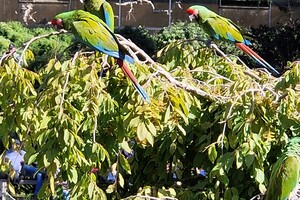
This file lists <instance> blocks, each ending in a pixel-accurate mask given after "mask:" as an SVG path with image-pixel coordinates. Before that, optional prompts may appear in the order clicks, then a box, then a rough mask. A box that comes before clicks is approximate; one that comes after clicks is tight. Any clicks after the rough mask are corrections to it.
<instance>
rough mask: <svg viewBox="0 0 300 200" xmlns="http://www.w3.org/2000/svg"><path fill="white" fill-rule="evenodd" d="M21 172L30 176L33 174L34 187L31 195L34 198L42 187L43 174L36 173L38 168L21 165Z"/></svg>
mask: <svg viewBox="0 0 300 200" xmlns="http://www.w3.org/2000/svg"><path fill="white" fill-rule="evenodd" d="M23 170H24V171H25V172H27V173H29V174H31V175H34V174H35V179H36V186H35V190H34V193H33V194H34V196H37V195H38V193H39V191H40V189H41V187H42V185H43V174H42V173H41V172H38V173H36V172H37V171H38V168H36V167H33V166H31V165H23Z"/></svg>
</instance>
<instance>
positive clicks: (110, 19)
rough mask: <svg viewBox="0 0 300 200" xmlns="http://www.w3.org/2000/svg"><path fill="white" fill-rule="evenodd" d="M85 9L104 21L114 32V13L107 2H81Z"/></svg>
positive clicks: (92, 0) (87, 0)
mask: <svg viewBox="0 0 300 200" xmlns="http://www.w3.org/2000/svg"><path fill="white" fill-rule="evenodd" d="M80 2H81V3H84V9H85V10H86V11H88V12H90V13H92V14H93V15H96V16H97V17H99V18H100V19H102V20H103V21H104V22H105V23H106V24H107V26H108V27H109V28H110V30H111V31H112V32H114V28H115V20H114V11H113V9H112V7H111V5H110V4H109V3H108V2H107V1H105V0H80Z"/></svg>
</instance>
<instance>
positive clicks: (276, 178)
mask: <svg viewBox="0 0 300 200" xmlns="http://www.w3.org/2000/svg"><path fill="white" fill-rule="evenodd" d="M299 173H300V137H294V138H292V139H290V140H289V142H288V143H287V144H286V146H285V148H284V151H283V152H282V154H281V156H280V157H279V159H278V160H277V162H276V163H275V164H274V166H273V168H272V171H271V176H270V180H269V185H268V187H267V191H266V194H265V195H266V196H265V199H266V200H287V199H289V200H296V199H300V195H299V192H300V190H299V189H300V188H299V186H300V185H299Z"/></svg>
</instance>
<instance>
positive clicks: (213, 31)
mask: <svg viewBox="0 0 300 200" xmlns="http://www.w3.org/2000/svg"><path fill="white" fill-rule="evenodd" d="M186 12H187V13H188V15H189V18H190V20H191V21H192V20H195V21H197V22H198V23H199V24H202V25H203V29H204V30H205V31H206V32H207V33H208V34H209V35H210V36H211V37H213V38H214V39H217V40H224V41H230V42H234V43H235V45H236V46H237V47H238V48H240V49H241V50H242V51H244V52H245V53H246V54H248V55H249V56H250V57H251V58H253V59H254V60H255V61H256V62H258V63H259V64H260V65H261V66H263V67H264V68H267V69H268V70H269V71H271V72H272V73H273V74H274V75H276V76H279V75H280V73H279V72H278V71H277V70H276V69H274V67H272V66H271V65H270V64H269V63H267V62H266V61H265V60H264V59H263V58H261V57H260V56H259V55H258V54H257V53H255V52H254V51H253V50H252V49H251V48H250V47H249V46H248V45H251V42H250V41H249V40H248V39H249V37H248V36H247V35H243V34H242V33H241V29H240V28H239V27H238V26H237V25H236V24H234V23H233V22H232V21H231V20H230V19H227V18H225V17H222V16H220V15H218V14H217V13H215V12H213V11H211V10H209V9H208V8H206V7H205V6H200V5H194V6H191V7H189V8H188V9H187V10H186ZM247 38H248V39H247Z"/></svg>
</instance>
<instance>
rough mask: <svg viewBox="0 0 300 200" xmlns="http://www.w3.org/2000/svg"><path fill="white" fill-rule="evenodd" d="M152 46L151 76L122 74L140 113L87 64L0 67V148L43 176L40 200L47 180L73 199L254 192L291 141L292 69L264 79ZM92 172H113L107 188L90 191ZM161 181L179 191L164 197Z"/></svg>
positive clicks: (120, 81) (296, 124) (96, 59)
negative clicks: (18, 147)
mask: <svg viewBox="0 0 300 200" xmlns="http://www.w3.org/2000/svg"><path fill="white" fill-rule="evenodd" d="M181 26H183V25H181ZM191 26H193V25H191ZM195 28H196V27H195ZM178 32H180V31H179V30H178ZM192 33H193V32H192ZM196 33H197V31H195V33H193V34H196ZM185 34H188V33H184V32H180V35H181V36H180V37H182V38H185V37H186V35H185ZM163 35H164V36H159V37H161V38H163V39H161V40H160V41H161V42H163V41H167V42H166V43H165V44H164V45H165V47H164V48H163V49H162V50H161V51H159V52H158V54H157V60H159V62H160V63H158V65H155V64H153V63H151V64H145V63H144V64H138V63H136V65H131V66H130V67H131V68H132V70H133V72H134V74H135V75H136V76H137V79H138V81H139V82H140V83H141V85H143V87H144V88H145V90H146V91H147V93H148V94H149V96H150V97H151V103H150V104H147V103H145V102H143V101H142V99H141V98H140V97H139V96H138V95H137V93H136V92H135V90H134V88H133V87H132V85H131V84H129V81H128V80H127V79H126V78H124V74H123V73H122V70H121V69H120V68H119V67H117V66H115V65H112V66H110V67H111V68H110V69H109V70H108V71H106V73H105V76H99V74H101V73H99V71H101V69H102V66H101V64H100V63H102V62H103V57H101V56H99V55H98V54H89V55H87V54H85V53H79V54H78V56H77V57H74V59H67V60H65V61H64V60H60V58H54V59H50V57H51V56H50V57H49V58H45V60H47V61H48V60H49V59H50V60H49V61H48V63H47V65H46V67H44V68H41V69H40V70H38V71H35V72H32V71H30V70H28V69H26V68H20V67H19V66H18V65H17V64H16V63H15V61H14V59H8V60H5V62H2V63H1V66H0V91H1V92H0V108H1V109H0V110H1V112H0V124H1V126H0V137H1V138H2V142H3V144H4V146H5V147H7V146H8V141H9V138H10V134H9V132H11V131H13V132H14V131H15V132H17V134H18V136H19V137H20V139H21V140H23V141H24V149H25V150H26V151H27V154H26V158H25V159H26V161H28V162H29V163H31V162H37V163H38V166H39V168H40V169H45V170H46V172H47V175H48V179H47V180H46V181H47V184H45V185H44V187H43V188H42V191H41V195H47V194H50V193H51V192H52V193H55V186H56V185H55V184H54V183H55V181H56V180H55V181H54V179H55V177H57V178H56V179H58V181H68V183H69V188H70V193H71V196H72V197H73V198H74V199H106V197H109V199H116V198H118V199H119V198H122V197H127V196H130V195H135V194H139V195H152V196H156V197H162V196H171V197H178V198H180V199H191V200H192V199H225V200H231V199H250V198H251V197H252V196H254V195H256V194H258V193H261V192H264V190H265V187H266V186H267V184H268V178H269V176H270V167H271V166H272V164H273V163H274V162H275V161H276V158H277V157H278V155H279V154H280V149H281V148H282V146H284V144H285V143H286V141H287V140H288V138H291V137H294V136H299V130H300V115H299V112H300V107H299V105H300V95H299V92H297V85H299V84H300V65H299V63H292V64H291V65H290V67H291V70H290V71H289V72H287V73H285V74H284V75H283V78H274V77H271V76H269V75H268V74H266V73H263V72H259V71H254V70H247V69H245V67H244V66H242V65H238V64H231V63H228V62H227V61H226V60H225V59H224V58H222V57H220V56H216V55H215V53H214V52H213V51H212V50H211V49H207V48H202V47H205V46H204V45H203V44H202V42H200V41H192V42H189V43H184V42H181V41H176V42H171V41H172V40H173V39H172V38H173V37H176V36H172V35H170V32H164V34H163ZM57 37H58V38H59V37H62V36H53V40H54V41H56V38H57ZM147 37H148V36H147ZM188 37H193V35H188ZM178 39H180V38H178ZM46 42H48V41H45V43H46ZM41 43H42V44H43V43H44V42H41ZM33 44H34V43H33ZM46 46H47V45H46ZM199 47H200V48H199ZM36 48H46V47H44V46H42V45H40V46H39V45H38V46H37V47H36ZM58 50H60V51H62V49H55V52H54V53H55V54H60V53H61V52H56V51H58ZM36 51H38V49H36ZM245 70H247V72H248V73H247V74H246V73H245ZM249 73H251V74H252V75H255V76H249V75H248V74H249ZM256 76H260V79H257V78H255V77H256ZM36 83H39V85H40V87H39V88H36V87H35V85H36ZM131 141H134V144H133V145H130V142H131ZM33 147H35V148H33ZM122 149H125V150H129V151H130V150H131V149H133V150H134V156H133V157H131V158H129V159H125V157H124V155H123V154H122V152H121V151H122ZM168 164H169V166H170V168H169V170H166V166H167V165H168ZM93 167H98V168H99V171H100V175H102V176H105V175H106V174H107V173H108V171H109V169H110V168H114V169H116V170H117V171H118V178H117V180H116V181H115V182H114V183H113V184H110V185H107V184H106V185H102V184H99V182H97V181H98V178H99V176H96V174H94V173H91V169H92V168H93ZM196 167H199V168H200V167H202V168H204V169H205V170H206V171H207V172H208V176H207V177H206V178H205V179H204V180H200V179H196V180H195V179H194V178H195V174H193V173H191V170H192V169H194V168H196ZM57 168H60V171H59V173H58V174H56V173H57ZM173 174H176V176H177V178H178V180H177V181H178V182H181V183H182V185H180V184H177V185H174V181H173V180H172V175H173ZM56 175H57V176H56Z"/></svg>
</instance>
